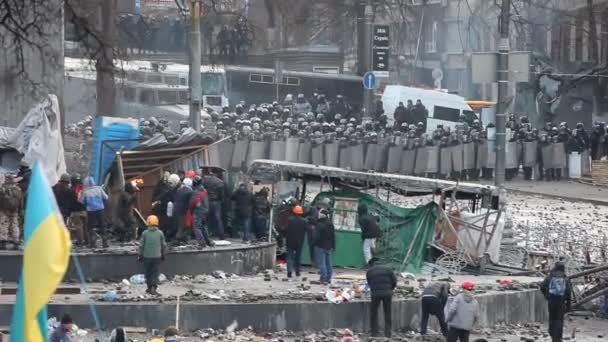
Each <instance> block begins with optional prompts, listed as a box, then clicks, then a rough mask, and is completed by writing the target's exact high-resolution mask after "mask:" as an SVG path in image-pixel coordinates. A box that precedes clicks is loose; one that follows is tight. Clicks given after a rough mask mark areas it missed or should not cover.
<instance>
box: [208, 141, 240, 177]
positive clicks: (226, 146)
mask: <svg viewBox="0 0 608 342" xmlns="http://www.w3.org/2000/svg"><path fill="white" fill-rule="evenodd" d="M217 145H218V150H219V160H220V162H219V164H218V165H219V166H220V167H221V168H223V169H225V170H228V169H230V164H231V163H232V153H233V151H234V143H232V142H228V141H224V142H221V143H219V144H217ZM211 165H212V166H213V164H211Z"/></svg>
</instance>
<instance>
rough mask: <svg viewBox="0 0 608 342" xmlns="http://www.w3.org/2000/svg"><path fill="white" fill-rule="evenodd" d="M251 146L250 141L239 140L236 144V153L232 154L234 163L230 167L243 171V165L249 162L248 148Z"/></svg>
mask: <svg viewBox="0 0 608 342" xmlns="http://www.w3.org/2000/svg"><path fill="white" fill-rule="evenodd" d="M248 146H249V141H247V140H239V141H237V142H236V144H234V152H233V153H232V162H231V163H230V166H231V167H232V168H233V169H241V168H242V167H243V163H244V162H245V161H246V160H247V148H248Z"/></svg>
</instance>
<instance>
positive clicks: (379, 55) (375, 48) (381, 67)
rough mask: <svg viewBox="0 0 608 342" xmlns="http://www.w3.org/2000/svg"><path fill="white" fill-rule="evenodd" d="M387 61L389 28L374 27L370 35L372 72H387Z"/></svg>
mask: <svg viewBox="0 0 608 342" xmlns="http://www.w3.org/2000/svg"><path fill="white" fill-rule="evenodd" d="M389 59H390V40H389V26H388V25H374V30H373V33H372V70H374V71H383V72H388V66H389Z"/></svg>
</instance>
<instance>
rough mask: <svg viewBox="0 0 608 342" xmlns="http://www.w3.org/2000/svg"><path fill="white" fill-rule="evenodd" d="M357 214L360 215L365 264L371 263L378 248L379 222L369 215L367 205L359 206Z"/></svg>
mask: <svg viewBox="0 0 608 342" xmlns="http://www.w3.org/2000/svg"><path fill="white" fill-rule="evenodd" d="M357 212H358V214H359V226H360V227H361V238H362V239H363V256H364V257H365V262H366V263H369V261H370V260H371V258H372V253H373V252H374V249H375V248H376V239H377V238H378V237H379V236H380V228H378V220H377V219H376V218H375V217H374V216H372V215H370V214H369V212H368V209H367V205H365V204H359V207H358V208H357Z"/></svg>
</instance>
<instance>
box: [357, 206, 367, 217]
mask: <svg viewBox="0 0 608 342" xmlns="http://www.w3.org/2000/svg"><path fill="white" fill-rule="evenodd" d="M367 212H368V209H367V205H365V204H363V203H362V204H359V207H358V208H357V213H358V214H359V216H363V215H367Z"/></svg>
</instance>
